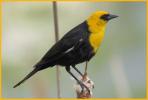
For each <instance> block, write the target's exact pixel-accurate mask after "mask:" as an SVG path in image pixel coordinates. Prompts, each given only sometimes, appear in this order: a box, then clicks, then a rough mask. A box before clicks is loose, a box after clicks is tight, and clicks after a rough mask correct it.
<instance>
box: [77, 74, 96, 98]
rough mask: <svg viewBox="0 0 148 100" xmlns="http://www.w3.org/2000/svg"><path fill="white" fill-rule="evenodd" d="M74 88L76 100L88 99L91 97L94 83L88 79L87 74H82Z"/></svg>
mask: <svg viewBox="0 0 148 100" xmlns="http://www.w3.org/2000/svg"><path fill="white" fill-rule="evenodd" d="M75 88H76V92H77V97H78V98H90V97H92V89H93V88H94V83H93V82H92V81H91V80H90V79H89V78H88V76H87V74H86V75H85V74H84V75H83V77H82V78H81V80H80V81H79V82H78V83H77V85H76V86H75Z"/></svg>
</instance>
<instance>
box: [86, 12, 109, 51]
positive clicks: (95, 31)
mask: <svg viewBox="0 0 148 100" xmlns="http://www.w3.org/2000/svg"><path fill="white" fill-rule="evenodd" d="M104 13H107V12H95V13H94V14H93V15H92V16H90V17H89V18H88V19H87V24H88V27H89V31H90V36H89V42H90V44H91V46H92V47H93V49H94V53H96V51H97V49H98V48H99V46H100V44H101V42H102V40H103V38H104V33H105V27H106V23H107V22H106V21H104V20H102V19H100V18H99V17H100V16H101V15H102V14H104Z"/></svg>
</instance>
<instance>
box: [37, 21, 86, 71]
mask: <svg viewBox="0 0 148 100" xmlns="http://www.w3.org/2000/svg"><path fill="white" fill-rule="evenodd" d="M87 37H88V27H87V24H86V22H83V23H82V24H80V25H78V26H77V27H75V28H74V29H72V30H71V31H69V32H68V33H67V34H65V35H64V36H63V38H62V39H61V40H59V41H58V42H57V43H56V44H55V45H53V46H52V48H51V49H50V50H49V51H48V52H47V53H46V54H45V55H44V56H43V58H42V59H41V60H40V61H39V62H38V63H37V64H36V65H35V67H39V69H44V68H47V67H49V66H54V65H55V63H53V62H55V61H56V60H58V58H60V57H61V56H62V55H63V54H64V52H66V51H67V50H69V49H70V48H72V47H73V46H76V45H77V44H79V43H78V42H82V41H81V40H85V39H86V38H87Z"/></svg>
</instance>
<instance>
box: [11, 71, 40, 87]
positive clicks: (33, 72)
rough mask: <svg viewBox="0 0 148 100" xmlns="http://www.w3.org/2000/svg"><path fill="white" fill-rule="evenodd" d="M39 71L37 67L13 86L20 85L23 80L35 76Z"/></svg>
mask: <svg viewBox="0 0 148 100" xmlns="http://www.w3.org/2000/svg"><path fill="white" fill-rule="evenodd" d="M37 72H38V69H37V68H35V69H34V70H33V71H31V72H30V73H29V74H28V75H27V76H26V77H25V78H24V79H22V80H21V81H20V82H19V83H17V84H16V85H14V86H13V88H16V87H18V86H19V85H20V84H22V83H23V82H25V81H26V80H27V79H29V78H30V77H31V76H33V75H34V74H35V73H37Z"/></svg>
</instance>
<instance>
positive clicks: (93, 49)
mask: <svg viewBox="0 0 148 100" xmlns="http://www.w3.org/2000/svg"><path fill="white" fill-rule="evenodd" d="M117 17H118V16H117V15H113V14H110V13H109V12H107V11H96V12H94V13H92V14H91V15H90V16H89V17H88V18H87V19H86V20H84V21H83V22H82V23H81V24H79V25H77V26H76V27H74V28H73V29H71V30H70V31H69V32H67V34H65V35H64V36H63V37H62V38H61V39H60V40H59V41H58V42H57V43H55V44H54V45H53V46H52V47H51V49H49V51H47V53H45V55H44V56H43V57H42V58H41V60H40V61H39V62H37V63H36V64H35V65H34V66H33V67H34V68H33V70H32V71H31V72H30V73H29V74H28V75H27V76H26V77H24V78H23V79H22V80H21V81H20V82H18V83H17V84H16V85H14V87H13V88H16V87H18V86H19V85H20V84H22V83H23V82H25V81H26V80H27V79H29V78H30V77H31V76H33V75H34V74H36V73H37V72H39V71H41V70H44V69H46V68H49V67H54V66H55V65H60V66H62V67H65V69H66V71H67V72H68V73H69V74H70V75H71V76H72V77H73V78H74V79H75V80H76V81H77V82H78V83H79V84H80V86H81V88H82V90H83V89H84V88H86V89H87V90H88V91H89V89H88V88H87V87H86V86H85V85H84V84H83V83H82V82H81V81H80V80H79V79H78V78H77V77H76V76H75V75H74V74H73V73H72V72H71V67H72V68H73V69H75V70H76V71H77V72H78V73H79V74H80V75H81V76H82V75H83V74H82V73H81V72H80V71H79V70H78V69H77V68H76V65H77V64H80V63H83V62H88V61H90V59H91V58H92V57H93V56H94V55H95V54H96V53H97V50H98V48H99V47H100V45H101V43H102V40H103V39H104V34H105V30H106V26H107V23H108V21H110V20H111V19H114V18H117Z"/></svg>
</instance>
